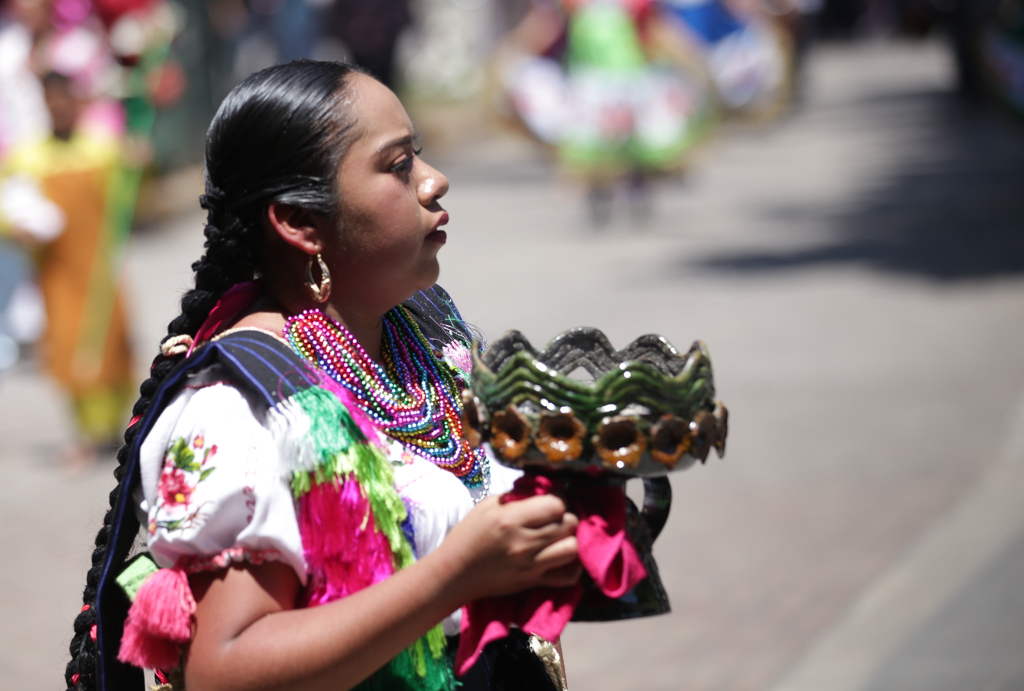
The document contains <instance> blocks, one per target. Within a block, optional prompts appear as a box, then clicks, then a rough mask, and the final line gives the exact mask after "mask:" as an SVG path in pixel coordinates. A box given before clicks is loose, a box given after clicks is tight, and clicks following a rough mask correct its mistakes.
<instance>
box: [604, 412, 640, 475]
mask: <svg viewBox="0 0 1024 691" xmlns="http://www.w3.org/2000/svg"><path fill="white" fill-rule="evenodd" d="M594 447H595V448H596V449H597V455H598V456H600V457H601V460H602V461H604V463H605V465H608V466H611V467H613V468H618V467H619V463H622V464H623V465H625V466H628V467H630V468H635V467H637V466H638V465H639V464H640V457H641V456H642V455H643V453H644V451H645V450H646V449H647V439H646V438H645V437H644V435H643V434H641V433H640V430H638V429H637V427H636V423H635V422H634V421H633V420H632V419H630V418H628V417H622V416H621V415H617V416H615V417H613V418H609V419H607V420H605V421H604V422H602V423H601V428H600V429H599V430H598V432H597V435H596V436H595V437H594Z"/></svg>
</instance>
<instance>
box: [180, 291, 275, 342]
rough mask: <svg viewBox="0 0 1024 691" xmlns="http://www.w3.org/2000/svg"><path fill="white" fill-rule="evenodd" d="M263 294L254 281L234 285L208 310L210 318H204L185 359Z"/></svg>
mask: <svg viewBox="0 0 1024 691" xmlns="http://www.w3.org/2000/svg"><path fill="white" fill-rule="evenodd" d="M262 292H263V288H262V287H260V284H259V283H257V282H256V281H246V282H245V283H236V284H235V285H233V286H231V288H229V289H228V291H227V292H226V293H224V295H222V296H221V298H220V300H218V301H217V304H216V305H214V306H213V309H212V310H210V316H208V317H207V318H206V321H204V322H203V325H202V326H200V327H199V331H197V332H196V335H195V338H194V339H193V340H192V345H191V346H190V347H189V349H188V353H186V354H185V357H190V356H191V355H192V351H193V350H194V349H195V347H196V346H197V345H199V344H201V343H203V342H204V341H208V340H210V339H211V338H213V337H214V336H215V335H217V332H218V331H220V330H221V329H222V328H224V325H225V324H227V323H228V322H230V321H231V320H232V319H234V318H235V317H236V316H238V313H239V312H241V311H242V310H244V309H245V308H247V307H248V306H249V305H251V304H252V303H253V302H255V301H256V298H258V297H259V296H260V294H261V293H262Z"/></svg>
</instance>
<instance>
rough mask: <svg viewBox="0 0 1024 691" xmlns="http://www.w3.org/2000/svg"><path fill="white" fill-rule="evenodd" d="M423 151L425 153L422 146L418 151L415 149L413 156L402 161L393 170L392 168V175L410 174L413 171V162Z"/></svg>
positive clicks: (392, 167)
mask: <svg viewBox="0 0 1024 691" xmlns="http://www.w3.org/2000/svg"><path fill="white" fill-rule="evenodd" d="M421 151H423V147H422V146H421V147H419V148H418V149H413V150H412V155H411V156H406V157H405V158H403V159H402V160H401V161H399V162H398V163H396V164H395V165H393V166H391V168H390V170H391V172H392V173H402V174H408V173H409V172H411V171H412V164H413V161H414V160H415V159H416V157H417V156H419V155H420V152H421Z"/></svg>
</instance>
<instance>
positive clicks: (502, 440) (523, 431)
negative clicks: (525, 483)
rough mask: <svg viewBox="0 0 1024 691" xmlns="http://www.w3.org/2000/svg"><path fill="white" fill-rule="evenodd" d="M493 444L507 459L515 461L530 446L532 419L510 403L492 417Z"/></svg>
mask: <svg viewBox="0 0 1024 691" xmlns="http://www.w3.org/2000/svg"><path fill="white" fill-rule="evenodd" d="M491 446H493V447H494V450H495V451H497V452H498V453H499V454H500V455H501V457H502V458H504V459H505V460H506V461H514V460H516V459H517V458H519V457H520V456H522V455H523V454H524V453H526V449H527V448H528V447H529V446H530V421H529V420H527V419H526V418H525V417H523V415H522V414H521V413H520V412H519V411H518V410H516V408H515V406H513V405H511V404H510V405H509V406H508V408H505V410H499V411H498V412H496V413H495V414H494V417H493V418H492V419H491Z"/></svg>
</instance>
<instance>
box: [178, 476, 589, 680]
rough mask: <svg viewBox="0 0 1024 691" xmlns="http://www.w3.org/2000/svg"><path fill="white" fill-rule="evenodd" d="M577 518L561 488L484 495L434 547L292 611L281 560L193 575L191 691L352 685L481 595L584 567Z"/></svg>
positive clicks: (291, 591)
mask: <svg viewBox="0 0 1024 691" xmlns="http://www.w3.org/2000/svg"><path fill="white" fill-rule="evenodd" d="M577 524H578V521H577V519H576V517H575V516H573V515H572V514H570V513H566V511H565V505H564V504H563V503H562V501H561V500H560V499H558V498H556V497H553V496H542V497H534V498H531V499H525V500H522V501H516V502H510V503H508V504H501V503H500V502H499V500H498V498H497V497H491V498H489V499H486V500H484V501H482V502H480V504H479V505H478V506H477V507H476V508H475V509H474V510H473V511H472V512H471V513H470V514H469V516H467V517H466V519H465V520H464V521H462V522H461V523H459V524H458V525H457V526H455V528H454V529H453V530H452V532H451V533H450V534H449V535H448V538H447V539H446V540H445V541H444V543H443V544H442V545H441V547H439V548H438V549H437V550H436V551H434V552H433V553H431V554H429V555H427V556H426V557H425V558H423V559H422V560H420V561H418V562H416V563H415V564H413V565H412V566H410V567H409V568H407V569H404V570H402V571H399V572H397V573H396V574H394V575H393V576H392V577H390V578H388V579H387V580H385V581H383V582H381V583H378V584H376V585H373V586H370V587H369V588H366V589H364V590H361V591H359V592H357V593H355V594H353V595H350V596H349V597H346V598H343V599H341V600H337V601H335V602H332V603H330V604H328V605H324V606H320V607H310V608H305V609H295V600H296V597H297V595H298V593H299V587H300V586H299V581H298V579H297V578H296V576H295V573H294V572H293V571H292V570H291V569H290V568H289V567H287V566H285V565H283V564H279V563H268V564H264V565H261V566H241V567H233V568H230V569H228V570H227V571H221V572H218V573H216V574H201V575H197V576H193V577H192V578H191V583H192V588H193V592H194V594H195V598H196V602H197V608H196V613H195V627H194V630H193V636H192V641H191V644H190V648H189V650H188V653H187V655H186V658H185V686H186V688H188V689H189V691H208V690H210V689H216V690H217V691H234V690H235V689H237V690H238V691H257V690H264V689H266V690H271V689H289V691H300V690H301V691H305V690H310V691H312V690H316V689H325V690H326V689H331V690H332V691H339V690H341V689H349V688H352V687H353V686H355V685H356V684H358V683H359V682H360V681H362V680H363V679H365V678H367V677H368V676H370V675H371V674H372V673H373V672H375V671H376V670H377V669H379V668H380V667H382V666H384V665H385V664H386V663H387V662H388V661H389V660H390V659H391V658H393V657H394V656H395V655H397V654H398V653H399V652H401V651H402V650H403V649H404V648H406V647H407V646H408V645H410V644H411V643H413V642H414V641H415V640H416V639H417V638H419V637H420V636H422V635H423V634H424V633H426V632H427V631H428V630H429V629H430V628H431V627H432V626H434V625H435V624H436V623H437V622H439V621H440V620H441V619H443V618H444V617H445V616H447V615H448V614H450V613H451V612H453V611H454V610H456V609H458V608H459V607H460V606H462V605H463V604H465V603H467V602H470V601H472V600H475V599H478V598H481V597H488V596H497V595H507V594H511V593H515V592H519V591H521V590H525V589H528V588H532V587H536V586H553V587H561V586H567V585H571V584H572V583H575V582H576V580H577V579H578V578H579V575H580V567H579V562H578V560H577V558H576V538H575V537H574V533H575V531H576V526H577Z"/></svg>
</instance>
